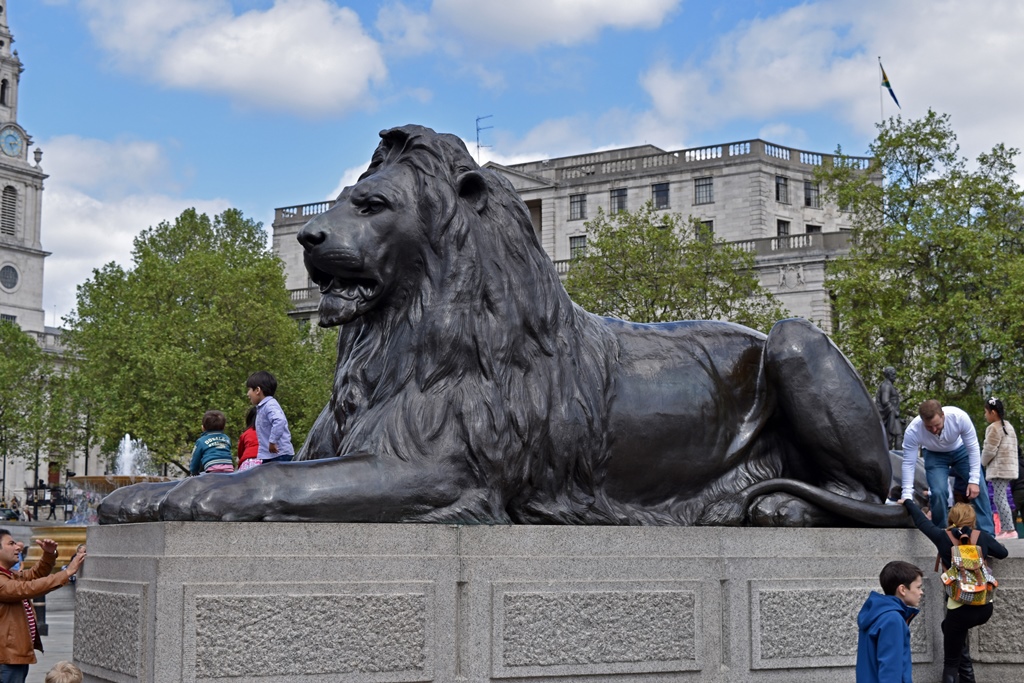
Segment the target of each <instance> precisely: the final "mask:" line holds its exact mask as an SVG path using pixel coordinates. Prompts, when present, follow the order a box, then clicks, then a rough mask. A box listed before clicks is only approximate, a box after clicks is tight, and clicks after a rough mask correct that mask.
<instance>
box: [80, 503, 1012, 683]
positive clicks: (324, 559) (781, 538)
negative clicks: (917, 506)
mask: <svg viewBox="0 0 1024 683" xmlns="http://www.w3.org/2000/svg"><path fill="white" fill-rule="evenodd" d="M1011 543H1013V544H1015V545H1016V544H1019V545H1020V547H1018V548H1016V550H1017V552H1018V554H1024V553H1022V551H1024V541H1012V542H1011ZM88 544H89V559H88V560H87V562H86V567H85V570H84V574H83V576H82V578H81V579H80V581H79V583H78V589H77V604H76V610H75V640H74V654H75V661H76V663H78V665H79V666H81V667H82V669H83V670H84V671H85V672H86V680H87V681H116V682H118V683H122V682H127V681H133V682H134V681H145V682H147V683H149V682H152V683H165V682H166V683H169V682H171V681H174V682H175V683H179V682H187V683H193V682H197V683H206V682H209V681H240V680H244V681H267V682H270V681H273V682H275V683H313V682H319V681H331V682H332V683H338V682H341V683H347V682H350V681H351V682H352V683H355V682H357V681H358V682H359V683H376V682H381V683H384V682H395V683H399V682H401V683H405V682H410V683H411V682H414V681H416V682H419V681H438V682H443V683H450V682H452V681H470V682H474V683H476V682H483V681H492V680H494V681H500V680H505V679H515V680H516V681H517V682H520V683H522V682H525V681H538V682H539V681H545V680H549V679H551V680H557V681H559V683H563V682H566V681H581V682H591V683H597V682H598V681H610V680H620V679H621V680H627V679H628V680H630V681H644V682H647V681H650V682H654V681H659V682H663V681H687V680H692V681H722V682H725V681H730V682H731V681H770V682H779V683H781V682H783V681H785V682H787V683H790V682H796V683H800V682H810V681H822V680H853V667H854V664H855V662H856V654H857V625H856V617H857V613H858V611H859V610H860V607H861V605H862V604H863V602H864V600H865V598H866V597H867V593H868V591H870V590H876V589H877V588H878V579H877V577H878V572H879V571H880V570H881V568H882V566H883V565H884V564H885V563H886V562H888V561H889V560H891V559H906V560H909V561H912V562H915V563H916V564H917V565H918V566H920V567H921V568H922V569H924V570H925V575H926V578H925V584H926V601H925V605H924V611H923V613H922V614H921V615H920V616H919V617H918V619H917V620H915V621H914V623H913V626H912V628H911V632H912V647H913V653H914V655H913V657H914V662H915V665H914V677H915V679H917V678H920V679H921V680H928V679H936V680H937V679H938V678H939V676H940V672H941V668H942V665H941V652H942V647H941V643H942V635H941V632H940V630H939V622H940V621H941V619H942V611H943V600H942V598H941V591H940V589H939V584H938V578H937V575H936V574H934V573H933V572H932V571H931V568H932V566H933V563H934V559H935V553H934V550H933V548H932V546H931V544H930V543H928V541H927V539H925V538H924V537H923V536H922V535H921V534H919V533H918V532H916V531H911V530H870V529H799V530H791V529H732V528H680V527H658V528H654V527H643V528H637V527H634V528H618V527H616V528H613V527H554V526H550V527H541V526H533V527H527V526H516V527H456V526H444V525H413V524H408V525H377V524H284V523H259V524H237V523H174V522H166V523H151V524H134V525H124V526H111V527H90V528H89V537H88ZM1013 552H1014V548H1011V553H1013ZM995 573H996V576H997V577H998V578H999V580H1000V582H1001V588H1000V590H999V593H998V600H997V603H996V608H995V616H994V617H993V619H992V621H991V622H990V623H989V624H988V625H987V626H985V627H983V628H982V629H981V632H980V633H979V634H974V636H973V640H972V651H973V652H974V654H975V661H976V665H975V668H976V669H977V670H978V677H979V680H981V679H984V680H985V681H988V682H990V683H996V682H999V681H1007V682H1008V681H1017V680H1019V676H1020V673H1019V672H1020V669H1019V667H1020V665H1021V664H1024V644H1022V640H1021V639H1020V638H1019V634H1020V633H1021V632H1022V631H1024V560H1020V559H1012V558H1011V559H1009V560H1006V561H1004V562H1002V563H999V564H998V565H997V566H996V569H995ZM979 636H980V638H979Z"/></svg>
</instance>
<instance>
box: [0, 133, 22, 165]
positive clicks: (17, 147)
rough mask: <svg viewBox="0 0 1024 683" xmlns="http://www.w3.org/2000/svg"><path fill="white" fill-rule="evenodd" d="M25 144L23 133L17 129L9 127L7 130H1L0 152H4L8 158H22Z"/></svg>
mask: <svg viewBox="0 0 1024 683" xmlns="http://www.w3.org/2000/svg"><path fill="white" fill-rule="evenodd" d="M24 144H25V139H24V138H23V137H22V136H21V131H19V130H18V129H17V128H12V127H10V126H8V127H7V128H4V129H3V130H0V150H2V151H3V153H4V154H6V155H7V156H9V157H16V156H20V155H21V148H22V147H23V146H24Z"/></svg>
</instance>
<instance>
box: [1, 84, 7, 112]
mask: <svg viewBox="0 0 1024 683" xmlns="http://www.w3.org/2000/svg"><path fill="white" fill-rule="evenodd" d="M0 104H2V105H4V106H5V107H6V106H7V79H6V78H5V79H4V80H2V81H0Z"/></svg>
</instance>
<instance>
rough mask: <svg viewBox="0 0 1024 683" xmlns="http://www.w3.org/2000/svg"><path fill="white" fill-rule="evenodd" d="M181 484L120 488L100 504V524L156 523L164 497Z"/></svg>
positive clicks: (166, 482) (150, 483)
mask: <svg viewBox="0 0 1024 683" xmlns="http://www.w3.org/2000/svg"><path fill="white" fill-rule="evenodd" d="M178 484H179V482H176V481H162V482H146V483H142V484H133V485H131V486H125V487H123V488H119V489H117V490H115V491H114V492H112V493H111V494H110V495H108V496H107V497H106V498H104V499H103V500H102V502H100V505H99V508H98V510H97V512H98V513H99V520H100V524H127V523H130V522H154V521H156V520H157V519H159V516H158V510H159V507H160V503H161V501H163V499H164V496H165V495H167V493H168V492H169V491H171V490H172V489H173V488H174V487H175V486H177V485H178Z"/></svg>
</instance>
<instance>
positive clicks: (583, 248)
mask: <svg viewBox="0 0 1024 683" xmlns="http://www.w3.org/2000/svg"><path fill="white" fill-rule="evenodd" d="M586 255H587V236H586V235H579V236H577V237H570V238H569V258H571V259H578V258H583V257H584V256H586Z"/></svg>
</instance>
